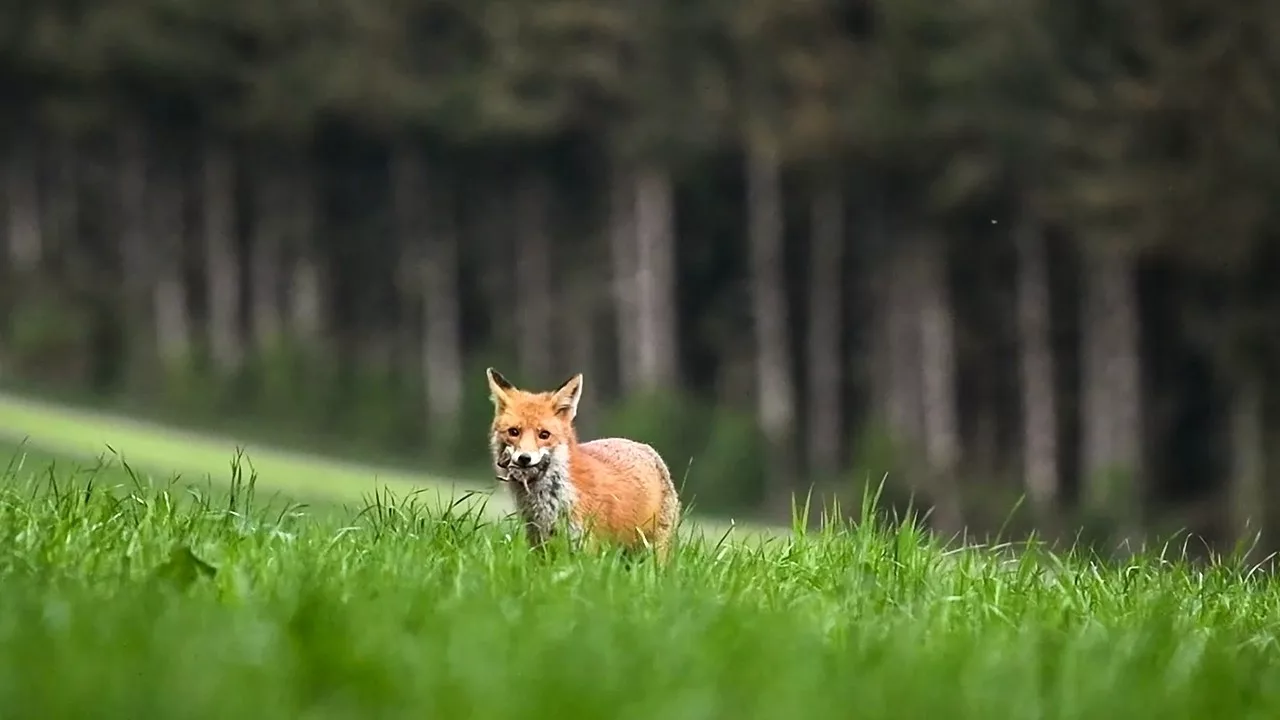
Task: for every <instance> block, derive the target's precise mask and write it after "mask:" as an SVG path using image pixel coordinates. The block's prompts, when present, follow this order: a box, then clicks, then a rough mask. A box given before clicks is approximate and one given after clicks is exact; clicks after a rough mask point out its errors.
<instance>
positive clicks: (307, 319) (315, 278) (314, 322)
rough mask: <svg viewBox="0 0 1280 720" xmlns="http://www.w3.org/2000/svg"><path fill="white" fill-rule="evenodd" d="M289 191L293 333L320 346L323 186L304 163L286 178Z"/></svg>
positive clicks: (306, 342)
mask: <svg viewBox="0 0 1280 720" xmlns="http://www.w3.org/2000/svg"><path fill="white" fill-rule="evenodd" d="M286 192H287V194H288V198H289V199H288V209H287V211H286V212H287V213H288V236H287V240H286V248H285V249H286V251H287V254H288V255H289V257H290V260H291V263H290V264H291V267H290V268H289V271H288V272H289V293H288V318H289V326H290V327H289V334H290V335H291V336H292V337H293V338H295V339H297V340H299V341H300V342H301V343H302V344H303V345H305V346H307V347H308V348H314V347H316V346H317V345H318V344H319V343H320V340H321V337H320V336H321V334H322V333H323V332H324V329H325V317H324V301H323V297H322V296H323V292H324V278H323V275H322V268H321V265H320V262H319V261H318V260H317V259H316V249H315V235H316V229H317V227H319V225H320V223H319V222H318V220H319V213H320V204H319V202H318V197H317V195H318V193H319V188H318V187H317V186H316V180H315V173H314V171H313V169H312V168H310V167H308V166H307V165H305V164H303V165H302V167H301V168H299V170H298V171H297V172H296V173H290V174H289V176H288V180H287V181H286Z"/></svg>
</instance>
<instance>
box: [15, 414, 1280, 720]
mask: <svg viewBox="0 0 1280 720" xmlns="http://www.w3.org/2000/svg"><path fill="white" fill-rule="evenodd" d="M24 407H25V406H22V405H14V404H7V403H6V402H4V401H2V400H0V435H3V436H5V437H8V438H10V440H13V438H14V436H15V435H22V436H25V437H30V438H31V440H32V442H33V443H35V445H34V447H39V448H41V449H40V450H38V451H37V450H34V449H32V447H21V448H19V447H16V446H15V445H13V444H10V445H8V446H0V450H5V451H7V453H2V454H3V455H4V457H2V458H0V471H3V473H4V474H3V477H0V717H3V718H11V717H13V718H25V717H30V718H41V719H44V718H86V717H92V718H128V719H130V720H136V719H140V718H148V719H149V718H183V719H187V718H191V719H196V718H233V717H251V718H255V719H258V718H261V719H265V720H274V719H275V718H308V719H316V720H320V719H328V718H450V719H452V718H543V717H545V718H592V719H596V718H610V719H612V718H624V719H627V718H636V719H639V718H645V719H646V720H647V719H649V718H673V719H683V718H689V719H693V718H698V719H702V718H707V719H711V718H735V719H736V718H783V719H787V718H805V719H806V720H808V719H810V718H823V717H832V718H835V717H840V718H845V717H854V718H867V719H870V720H874V719H876V718H894V719H897V718H935V717H946V718H948V719H949V720H965V719H967V718H973V719H975V720H976V719H981V720H992V719H999V718H1018V719H1023V718H1036V719H1049V718H1063V719H1066V718H1080V719H1081V720H1084V719H1088V720H1096V719H1098V718H1118V719H1126V718H1148V717H1149V718H1161V719H1162V720H1169V719H1174V718H1186V719H1188V720H1191V719H1193V718H1194V719H1195V720H1204V719H1207V718H1259V720H1261V719H1262V718H1267V719H1268V720H1270V719H1271V718H1275V717H1280V673H1277V672H1275V670H1274V668H1275V667H1277V664H1278V663H1280V647H1278V645H1277V629H1278V628H1280V626H1278V621H1280V589H1277V588H1276V587H1275V585H1274V583H1273V582H1271V581H1270V579H1269V578H1267V577H1264V576H1261V575H1260V574H1252V573H1250V572H1248V571H1247V569H1242V568H1238V567H1235V566H1233V565H1231V564H1226V563H1224V564H1221V565H1218V566H1212V567H1203V566H1201V567H1197V566H1192V565H1190V564H1186V563H1182V562H1180V561H1179V560H1178V558H1177V553H1176V552H1175V550H1174V549H1170V550H1168V551H1167V552H1163V553H1161V552H1153V553H1147V554H1146V555H1143V556H1140V557H1138V558H1135V559H1132V560H1130V561H1127V562H1126V563H1120V564H1115V563H1107V564H1104V563H1099V562H1093V561H1090V560H1089V559H1088V558H1086V557H1083V556H1077V555H1053V554H1049V553H1048V552H1045V551H1042V550H1038V549H1035V548H1031V549H1024V550H1022V551H1019V552H1014V551H1013V550H1012V549H1010V548H976V547H975V548H966V549H963V550H949V551H944V550H943V549H941V548H939V547H938V546H937V545H935V544H934V543H933V542H932V540H930V539H929V537H928V536H927V535H925V534H923V533H921V532H919V531H917V530H916V529H915V528H914V526H913V525H912V524H910V523H908V524H907V525H905V526H900V527H896V528H891V527H889V526H887V525H884V524H882V523H879V522H877V521H873V520H871V519H869V516H868V519H865V520H864V521H863V522H861V523H857V524H854V525H850V526H845V527H828V528H825V529H823V530H821V531H816V532H808V533H804V532H800V533H795V534H778V535H772V536H766V535H763V534H755V535H743V534H734V535H733V536H732V537H731V538H730V539H728V540H723V539H722V537H721V535H720V533H719V532H714V533H713V532H709V531H708V528H712V527H713V526H711V525H706V524H693V523H691V524H690V528H691V530H690V532H689V533H687V534H686V540H685V541H684V542H683V543H682V545H681V547H680V548H679V551H678V552H677V553H676V554H675V555H674V557H673V560H672V562H671V563H670V564H669V565H667V566H665V567H659V566H657V565H655V564H654V563H652V562H645V561H640V562H628V561H627V560H626V559H625V558H621V557H618V556H615V555H610V554H602V555H586V554H583V555H572V554H569V553H565V552H558V553H555V554H552V555H551V556H549V557H545V558H544V557H541V556H537V555H534V554H531V553H530V552H529V550H528V548H527V546H526V545H525V544H524V540H523V538H522V537H521V536H520V534H519V533H518V532H517V529H516V526H515V524H514V523H513V522H512V521H511V520H510V519H506V518H505V517H504V512H503V511H502V510H501V508H498V509H495V508H494V507H491V506H482V505H480V504H479V503H480V502H482V501H484V500H485V498H478V499H476V501H475V502H474V503H472V504H463V505H459V506H456V507H454V508H453V509H452V510H446V509H444V506H442V505H441V504H440V502H439V499H440V498H441V497H448V495H447V494H446V495H440V494H437V495H434V496H433V495H431V493H426V494H413V493H414V491H415V489H416V488H419V487H432V488H434V491H433V492H438V491H440V490H441V488H443V487H445V485H444V484H442V483H440V482H438V481H434V480H427V479H423V478H415V477H402V478H400V479H401V480H403V482H398V483H392V482H385V481H384V480H382V479H380V480H379V482H378V483H377V484H375V483H374V482H373V481H372V479H370V480H367V481H363V480H360V477H361V476H363V475H365V474H366V473H367V469H363V468H355V469H353V467H354V466H343V467H339V469H337V470H335V469H334V467H335V466H333V465H324V463H323V462H322V461H320V460H318V459H315V458H304V457H294V456H289V455H288V454H285V453H277V454H275V455H270V454H269V453H268V457H269V458H270V459H269V460H268V461H267V462H265V463H264V462H262V461H258V462H257V463H256V464H257V471H258V474H259V476H260V479H259V483H258V486H257V491H256V492H250V490H249V488H248V487H247V486H245V485H243V484H240V485H236V484H231V485H228V484H227V483H226V482H225V480H226V479H227V478H229V477H231V475H232V473H231V472H230V469H229V466H230V464H231V461H232V457H233V450H234V448H233V447H228V446H227V445H226V444H225V443H223V444H222V445H220V444H219V443H218V442H215V441H212V440H209V439H207V438H198V437H195V436H179V435H174V434H172V433H170V434H165V432H163V431H162V430H160V429H156V428H147V427H144V426H142V425H130V424H128V423H125V422H123V421H119V420H117V421H116V422H114V423H110V422H107V423H105V424H103V425H99V426H96V427H95V426H93V425H92V422H94V420H93V418H92V417H88V418H86V417H80V416H77V415H75V414H74V413H71V411H67V410H59V409H56V408H52V407H45V406H39V405H35V406H33V407H34V410H32V409H30V408H25V409H24ZM15 408H17V410H15ZM24 413H25V414H24ZM59 423H61V425H60V424H59ZM23 428H25V429H23ZM16 430H22V432H20V433H19V432H16ZM95 433H101V435H96V434H95ZM105 443H110V444H111V445H112V446H113V447H116V448H117V449H118V450H120V452H121V454H122V455H123V456H124V459H125V460H126V461H128V462H130V463H136V464H138V465H140V466H148V467H150V468H153V469H154V471H153V472H147V473H139V472H132V473H131V472H130V471H128V470H127V469H126V468H125V467H123V466H122V463H121V461H120V458H118V457H110V456H109V457H107V458H106V463H105V464H102V465H96V464H94V463H91V462H90V463H85V462H84V459H85V458H89V457H92V456H94V455H97V454H100V453H101V452H102V448H101V447H100V445H101V444H105ZM184 449H185V451H186V452H185V453H184V452H183V450H184ZM254 451H255V448H253V447H250V448H249V453H250V456H251V457H252V455H253V453H254ZM10 456H11V457H13V461H12V462H10V463H9V464H8V467H7V469H5V464H4V459H7V458H8V457H10ZM264 465H265V467H264ZM163 467H171V468H172V469H173V470H183V471H184V472H185V473H187V475H188V478H189V479H188V480H185V481H181V480H180V481H177V482H171V481H167V480H165V478H166V477H167V475H166V474H164V473H163V472H161V471H160V468H163ZM219 468H221V470H220V469H219ZM344 473H345V474H344ZM204 475H212V476H213V477H214V479H213V480H212V481H207V482H201V481H199V480H198V479H197V478H199V477H202V476H204ZM317 487H319V488H320V492H318V493H317V492H316V489H317ZM325 487H329V490H328V492H325V491H324V488H325ZM382 487H385V488H386V489H387V490H389V492H390V495H388V494H386V492H385V491H383V490H380V489H377V488H382ZM454 490H459V491H460V490H461V488H460V487H455V488H454ZM299 491H301V492H304V494H305V493H310V494H311V495H315V496H316V497H319V498H325V499H322V500H321V501H319V502H314V503H313V504H312V505H310V506H309V507H305V508H299V507H297V506H295V505H292V504H290V503H291V500H290V498H291V497H296V495H297V492H299ZM375 491H376V492H377V495H376V496H375V495H374V493H375ZM276 492H279V493H280V494H279V495H278V496H276V497H274V498H269V497H267V493H276ZM495 497H500V496H495ZM717 530H718V529H717Z"/></svg>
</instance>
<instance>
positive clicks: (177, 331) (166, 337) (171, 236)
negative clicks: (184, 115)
mask: <svg viewBox="0 0 1280 720" xmlns="http://www.w3.org/2000/svg"><path fill="white" fill-rule="evenodd" d="M158 165H159V167H158V168H157V173H156V177H155V182H153V183H151V187H150V188H149V189H148V190H147V203H148V205H149V206H150V212H149V221H148V227H149V232H148V235H149V237H148V245H149V247H151V248H152V249H153V258H154V260H153V262H154V263H155V273H156V275H155V284H154V285H153V286H152V290H151V293H152V305H153V308H154V309H153V312H154V320H155V333H156V354H157V357H158V358H159V360H160V361H161V363H163V364H164V366H165V367H166V368H172V367H174V366H175V365H177V364H179V363H183V362H186V361H187V360H188V358H189V357H190V353H191V326H190V316H189V314H188V312H187V289H186V283H185V281H184V280H183V255H184V254H185V253H184V250H185V246H186V232H185V228H184V227H183V222H182V215H183V212H182V210H183V196H182V193H183V191H184V188H185V185H184V184H183V182H182V173H181V172H180V170H179V169H178V168H176V167H174V163H173V162H171V161H168V160H161V161H159V163H158Z"/></svg>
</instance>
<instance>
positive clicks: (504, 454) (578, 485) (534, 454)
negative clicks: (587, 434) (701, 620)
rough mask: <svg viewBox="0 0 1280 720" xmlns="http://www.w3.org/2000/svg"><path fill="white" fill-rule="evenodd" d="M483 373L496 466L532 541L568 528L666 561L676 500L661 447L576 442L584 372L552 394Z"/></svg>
mask: <svg viewBox="0 0 1280 720" xmlns="http://www.w3.org/2000/svg"><path fill="white" fill-rule="evenodd" d="M486 375H487V376H488V380H489V393H490V396H491V397H492V399H493V404H494V418H493V427H492V434H491V436H490V450H491V451H492V453H493V463H494V470H495V472H496V473H497V475H498V478H499V479H500V480H504V481H506V482H507V484H508V487H509V488H510V490H511V493H512V497H513V499H514V500H515V504H516V508H517V510H518V511H519V513H520V515H521V518H522V519H523V520H524V524H525V530H526V532H527V533H528V537H529V542H530V544H531V545H534V546H535V547H537V546H540V545H542V544H543V543H544V542H546V540H547V539H548V538H549V537H550V536H551V535H552V534H554V533H555V532H556V531H557V530H558V529H559V528H560V527H566V528H567V529H568V531H569V533H570V535H571V537H572V538H573V539H574V540H591V541H597V540H605V541H609V542H612V543H618V544H621V545H623V546H624V547H628V548H631V549H639V548H642V547H645V546H646V545H647V546H650V547H652V548H653V549H654V550H655V551H656V553H657V554H658V556H659V557H660V558H665V557H666V556H667V553H668V551H669V549H670V546H671V542H672V538H673V536H674V534H675V530H676V524H677V522H678V520H679V517H680V500H679V498H678V497H677V495H676V488H675V484H674V483H673V482H672V481H671V472H670V471H669V470H668V469H667V464H666V463H665V462H664V461H663V460H662V457H661V456H660V455H659V454H658V452H657V451H656V450H654V449H653V448H652V447H649V446H648V445H645V444H643V443H639V442H635V441H633V440H627V439H625V438H604V439H601V440H592V441H590V442H579V441H578V437H577V433H576V432H575V430H574V426H573V421H574V418H575V417H576V415H577V412H578V400H579V398H581V396H582V375H581V374H578V375H574V376H573V377H572V378H570V379H569V380H568V381H567V382H565V383H564V384H563V385H561V386H560V387H559V388H557V389H556V390H553V391H550V392H529V391H525V390H520V389H518V388H516V387H515V386H514V385H512V384H511V383H510V382H508V381H507V379H506V378H504V377H503V376H502V375H501V374H499V373H498V372H497V371H495V370H494V369H493V368H489V369H488V371H487V372H486ZM521 460H523V461H524V462H527V463H528V467H522V466H521V465H520V461H521Z"/></svg>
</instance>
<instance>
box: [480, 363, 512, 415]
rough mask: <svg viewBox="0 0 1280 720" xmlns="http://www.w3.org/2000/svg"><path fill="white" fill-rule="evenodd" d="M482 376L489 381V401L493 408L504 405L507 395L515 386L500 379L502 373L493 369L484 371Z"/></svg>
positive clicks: (502, 378) (504, 379)
mask: <svg viewBox="0 0 1280 720" xmlns="http://www.w3.org/2000/svg"><path fill="white" fill-rule="evenodd" d="M484 374H485V377H487V378H488V379H489V399H491V400H493V404H494V406H495V407H502V406H503V405H506V404H507V398H508V395H507V393H508V392H510V391H511V390H515V388H516V386H515V385H512V384H511V382H510V381H509V380H507V379H506V378H504V377H502V373H500V372H498V371H497V370H494V369H493V368H488V369H486V370H485V371H484Z"/></svg>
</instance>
